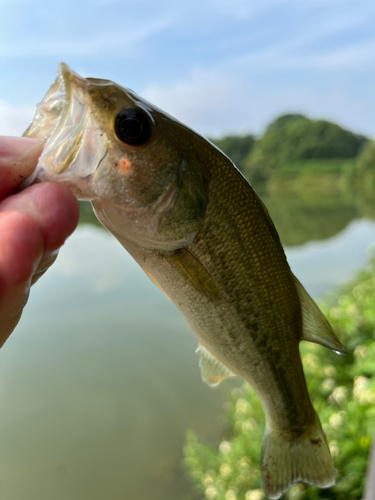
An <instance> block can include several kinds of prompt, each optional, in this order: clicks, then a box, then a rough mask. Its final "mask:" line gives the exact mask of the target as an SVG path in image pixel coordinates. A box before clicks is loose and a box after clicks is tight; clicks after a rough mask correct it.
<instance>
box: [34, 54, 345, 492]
mask: <svg viewBox="0 0 375 500" xmlns="http://www.w3.org/2000/svg"><path fill="white" fill-rule="evenodd" d="M24 136H26V137H31V138H35V139H38V140H40V141H43V143H44V148H43V152H42V154H41V156H40V158H39V162H38V165H37V167H36V170H35V172H34V174H33V175H32V176H31V177H29V178H28V179H27V185H29V184H31V183H33V182H36V181H39V182H40V181H48V180H52V181H57V182H61V183H63V184H64V185H66V186H67V187H68V188H69V189H71V191H72V192H73V194H74V195H75V196H76V197H77V198H78V199H80V200H89V201H90V202H91V204H92V206H93V209H94V212H95V214H96V217H97V218H98V219H99V221H100V222H101V223H102V224H103V226H104V227H106V228H107V229H108V230H109V231H110V232H111V233H112V234H113V235H114V236H115V237H116V238H117V240H118V241H119V242H120V243H121V244H122V246H123V247H124V248H125V249H126V250H127V251H128V252H129V254H130V255H131V256H132V257H133V258H134V259H135V261H136V262H137V263H138V264H139V266H140V267H141V268H142V269H143V271H144V272H145V273H146V274H147V276H148V277H149V278H150V279H151V281H152V282H153V283H154V284H155V285H156V286H157V287H158V288H159V289H160V290H161V291H162V292H163V293H164V294H165V295H166V296H167V298H168V299H169V300H171V301H172V302H173V303H174V305H175V306H176V307H177V309H178V310H179V311H180V313H181V314H182V316H183V317H184V319H185V321H186V323H187V325H188V327H189V329H190V330H191V331H192V332H193V333H194V334H195V335H196V337H197V339H198V342H199V347H198V352H199V365H200V368H201V374H202V378H203V380H204V381H206V382H207V383H208V384H210V385H212V386H215V385H217V384H218V383H220V382H221V381H222V380H224V379H226V378H228V377H232V376H239V377H243V378H244V379H245V380H246V381H247V382H249V383H250V384H251V386H252V387H253V389H254V390H255V392H256V393H257V395H258V397H259V399H260V401H261V404H262V408H263V410H264V413H265V421H266V425H265V432H264V436H263V440H262V449H261V457H260V469H261V475H262V483H263V488H264V491H265V493H266V495H267V496H268V498H270V499H277V498H279V497H280V496H281V495H282V494H283V493H284V492H285V491H286V490H287V489H288V487H289V486H290V485H291V484H292V483H294V482H297V481H303V482H305V483H308V484H310V485H314V486H318V487H321V488H327V487H330V486H332V485H333V484H334V483H335V468H334V464H333V461H332V458H331V455H330V451H329V447H328V444H327V440H326V437H325V435H324V432H323V430H322V427H321V424H320V421H319V417H318V415H317V414H316V412H315V410H314V408H313V405H312V403H311V401H310V399H309V395H308V391H307V387H306V382H305V378H304V374H303V368H302V363H301V358H300V355H299V343H300V342H301V341H302V340H306V341H309V342H315V343H318V344H321V345H323V346H326V347H328V348H330V349H332V350H334V351H336V352H337V353H341V354H346V351H345V349H344V347H343V346H342V345H341V344H340V342H339V340H338V339H337V338H336V336H335V334H334V332H333V330H332V328H331V326H330V325H329V323H328V322H327V321H326V319H325V318H324V316H323V315H322V313H321V312H320V310H319V309H318V307H317V305H316V304H315V303H314V302H313V300H312V299H311V297H310V296H309V295H308V293H307V292H306V290H305V289H304V287H303V286H302V284H301V283H300V282H299V281H298V279H297V278H296V277H295V276H294V275H293V273H292V271H291V269H290V267H289V265H288V262H287V260H286V257H285V254H284V250H283V247H282V245H281V242H280V239H279V236H278V233H277V231H276V229H275V226H274V224H273V222H272V220H271V218H270V215H269V214H268V211H267V209H266V207H265V205H264V204H263V202H262V201H261V199H260V198H259V197H258V196H257V194H256V193H255V191H254V190H253V188H252V187H251V185H250V184H249V183H248V182H247V180H246V179H245V178H244V177H243V175H242V174H241V172H240V171H239V170H238V169H237V168H236V167H235V166H234V164H233V163H232V162H231V161H230V159H229V158H228V157H227V156H226V155H224V153H222V152H221V151H220V150H219V149H218V148H216V147H215V146H214V145H213V144H212V143H211V142H210V141H208V140H207V139H205V138H204V137H202V136H201V135H199V134H198V133H196V132H194V131H193V130H191V129H190V128H189V127H187V126H185V125H184V124H182V123H180V122H179V121H178V120H177V119H175V118H173V117H171V116H169V115H168V114H167V113H165V112H163V111H162V110H160V109H158V108H157V107H156V106H154V105H152V104H150V103H149V102H147V101H146V100H144V99H142V98H141V97H139V96H138V95H137V94H136V93H135V92H134V91H132V90H130V89H127V88H123V87H122V86H120V85H118V84H116V83H114V82H112V81H109V80H104V79H98V78H82V77H80V76H79V75H78V74H77V73H75V72H73V71H72V70H70V68H69V67H68V66H67V65H65V64H63V63H60V65H59V68H58V72H57V77H56V79H55V81H54V82H53V83H52V85H51V87H50V88H49V89H48V91H47V93H46V95H45V96H44V98H43V99H42V101H41V102H40V103H39V104H38V106H37V111H36V114H35V117H34V119H33V121H32V123H31V125H30V126H29V127H28V129H27V130H26V131H25V133H24Z"/></svg>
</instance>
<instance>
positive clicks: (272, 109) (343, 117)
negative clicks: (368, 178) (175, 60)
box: [141, 70, 375, 137]
mask: <svg viewBox="0 0 375 500" xmlns="http://www.w3.org/2000/svg"><path fill="white" fill-rule="evenodd" d="M141 95H143V97H145V98H146V99H147V100H149V101H150V102H152V103H153V104H155V105H156V106H158V107H160V108H161V109H164V110H165V111H166V112H168V113H169V114H171V115H172V116H174V117H176V118H177V119H178V120H180V121H181V122H183V123H185V124H186V125H188V126H190V127H191V128H193V129H194V130H196V131H197V132H199V133H201V134H204V135H208V136H212V137H215V136H220V135H223V134H228V133H246V132H253V133H254V132H255V133H259V132H261V131H262V130H263V129H264V127H265V126H266V125H267V124H268V123H269V122H270V121H271V120H272V119H274V118H275V117H276V116H278V115H280V114H283V113H287V112H300V113H305V114H307V115H309V116H311V117H316V118H325V119H328V120H332V121H335V122H337V123H339V124H341V125H342V126H344V127H347V128H349V129H352V130H354V131H356V132H361V133H367V134H369V135H374V134H375V125H374V121H373V116H374V114H375V104H373V103H372V102H371V103H366V104H365V103H363V102H362V100H361V99H360V96H359V99H358V100H356V99H353V96H349V95H347V94H346V93H344V92H338V91H324V93H321V92H319V91H313V90H310V89H309V88H308V87H302V86H299V87H297V86H295V87H288V88H287V89H281V90H278V89H277V88H276V89H275V88H272V89H266V88H262V86H261V85H259V84H255V83H249V80H244V79H242V78H240V77H236V76H235V75H234V74H231V75H228V73H227V72H225V71H219V70H217V71H202V70H200V71H197V70H196V71H194V72H192V74H191V75H190V77H188V78H187V79H185V80H179V81H176V82H174V83H171V84H170V85H162V86H161V85H160V86H155V85H154V86H149V87H146V88H144V90H143V93H141Z"/></svg>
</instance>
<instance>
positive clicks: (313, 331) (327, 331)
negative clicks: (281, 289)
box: [293, 275, 348, 354]
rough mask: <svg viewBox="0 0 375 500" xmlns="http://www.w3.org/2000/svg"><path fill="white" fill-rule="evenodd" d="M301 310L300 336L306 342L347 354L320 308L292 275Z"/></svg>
mask: <svg viewBox="0 0 375 500" xmlns="http://www.w3.org/2000/svg"><path fill="white" fill-rule="evenodd" d="M293 278H294V283H295V285H296V289H297V292H298V296H299V300H300V303H301V310H302V338H301V340H307V341H308V342H314V343H315V344H320V345H323V346H325V347H328V348H329V349H332V350H333V351H335V352H337V353H338V354H348V353H347V351H346V350H345V349H344V347H343V346H342V345H341V344H340V342H339V340H338V339H337V338H336V335H335V334H334V332H333V330H332V327H331V325H330V324H329V323H328V321H327V320H326V319H325V317H324V316H323V314H322V313H321V312H320V309H319V308H318V306H317V305H316V304H315V302H314V301H313V299H312V298H311V297H310V295H309V294H308V293H307V292H306V290H305V289H304V288H303V286H302V285H301V283H300V282H299V281H298V279H297V278H296V277H295V276H294V275H293Z"/></svg>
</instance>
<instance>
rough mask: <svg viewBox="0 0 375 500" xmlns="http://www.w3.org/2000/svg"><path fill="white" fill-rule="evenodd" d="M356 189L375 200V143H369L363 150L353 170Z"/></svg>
mask: <svg viewBox="0 0 375 500" xmlns="http://www.w3.org/2000/svg"><path fill="white" fill-rule="evenodd" d="M353 181H354V183H355V188H356V189H360V191H361V193H362V194H363V195H365V196H366V197H367V198H368V197H370V198H372V199H373V197H374V190H375V142H374V141H368V142H367V143H366V144H365V145H364V146H363V148H362V150H361V152H360V154H359V156H358V159H357V161H356V164H355V167H354V169H353Z"/></svg>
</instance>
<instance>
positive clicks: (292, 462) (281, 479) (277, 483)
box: [260, 419, 336, 499]
mask: <svg viewBox="0 0 375 500" xmlns="http://www.w3.org/2000/svg"><path fill="white" fill-rule="evenodd" d="M260 468H261V472H262V481H263V488H264V491H265V493H266V495H267V496H268V498H270V499H276V498H279V497H280V496H281V495H282V494H283V493H284V491H286V490H287V489H288V487H289V486H290V485H291V484H292V483H295V482H296V481H303V482H304V483H308V484H311V485H313V486H318V487H319V488H328V487H329V486H332V485H333V484H335V476H336V473H335V468H334V465H333V461H332V458H331V454H330V452H329V448H328V445H327V441H326V438H325V435H324V433H323V430H322V428H321V425H320V422H319V420H318V419H317V421H316V424H315V425H314V426H310V427H309V428H308V429H307V430H306V431H305V432H304V433H303V434H301V435H300V436H298V437H297V438H291V437H290V436H289V437H288V436H287V435H286V434H285V433H279V432H277V431H269V430H266V432H265V434H264V436H263V443H262V454H261V464H260Z"/></svg>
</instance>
